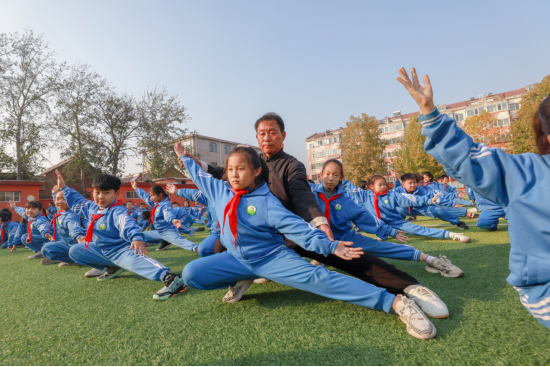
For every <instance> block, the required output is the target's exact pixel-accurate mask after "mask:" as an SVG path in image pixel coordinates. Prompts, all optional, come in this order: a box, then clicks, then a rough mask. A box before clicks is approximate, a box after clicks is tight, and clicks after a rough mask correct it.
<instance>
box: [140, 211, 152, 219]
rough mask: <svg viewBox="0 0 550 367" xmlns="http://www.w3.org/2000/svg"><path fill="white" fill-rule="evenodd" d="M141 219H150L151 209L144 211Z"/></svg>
mask: <svg viewBox="0 0 550 367" xmlns="http://www.w3.org/2000/svg"><path fill="white" fill-rule="evenodd" d="M141 219H143V220H149V219H151V212H150V211H149V210H144V211H143V212H142V213H141Z"/></svg>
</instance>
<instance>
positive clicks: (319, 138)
mask: <svg viewBox="0 0 550 367" xmlns="http://www.w3.org/2000/svg"><path fill="white" fill-rule="evenodd" d="M532 88H534V85H529V86H527V87H524V88H520V89H516V90H512V91H509V92H503V93H496V94H493V93H488V94H484V95H481V96H479V97H478V98H475V97H472V98H470V99H469V100H466V101H462V102H456V103H451V104H440V105H437V109H438V110H439V111H440V112H441V113H444V114H447V115H449V116H451V117H453V118H454V119H455V120H456V121H457V123H458V125H459V126H461V127H462V126H463V125H464V120H465V119H466V118H468V117H471V116H475V115H479V114H480V113H481V112H482V111H487V112H489V113H491V114H493V115H494V116H495V117H496V119H497V123H496V125H495V130H494V131H492V138H493V139H492V144H491V146H498V147H500V148H503V149H507V148H508V147H509V145H510V123H511V122H512V121H513V119H514V117H515V114H516V112H517V111H518V110H519V107H520V101H521V96H522V95H523V93H525V92H527V91H530V90H531V89H532ZM419 115H420V112H411V113H406V114H402V113H401V111H395V112H393V113H392V115H391V117H385V118H383V119H381V120H379V121H378V122H379V124H380V137H381V138H382V139H383V140H384V141H385V142H386V149H385V150H384V160H385V161H386V163H387V165H388V172H387V173H388V176H387V177H386V178H387V179H388V180H389V181H390V182H391V181H393V176H389V174H390V171H391V161H392V159H393V158H394V156H395V150H396V149H398V148H399V142H400V141H401V140H403V135H404V132H405V129H406V127H407V124H408V123H409V122H410V120H411V119H412V118H413V117H414V116H419ZM342 130H344V128H339V129H335V130H327V131H325V132H323V133H317V134H314V135H312V136H310V137H308V138H307V139H306V149H307V153H308V170H309V173H308V176H309V178H310V179H313V180H317V176H318V175H319V173H320V171H321V168H322V166H323V163H324V162H325V161H327V160H328V159H331V158H336V159H340V160H341V158H342V152H341V149H340V137H339V135H340V133H341V132H342ZM495 136H496V138H495Z"/></svg>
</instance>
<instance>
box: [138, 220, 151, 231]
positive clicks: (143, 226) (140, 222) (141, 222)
mask: <svg viewBox="0 0 550 367" xmlns="http://www.w3.org/2000/svg"><path fill="white" fill-rule="evenodd" d="M136 223H137V225H138V226H139V228H141V230H142V231H145V230H146V229H147V226H148V225H149V221H148V220H137V221H136Z"/></svg>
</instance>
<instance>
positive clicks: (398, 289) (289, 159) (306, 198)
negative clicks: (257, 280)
mask: <svg viewBox="0 0 550 367" xmlns="http://www.w3.org/2000/svg"><path fill="white" fill-rule="evenodd" d="M254 128H255V129H256V139H257V140H258V145H259V146H260V149H261V150H262V152H263V153H262V154H260V158H261V159H263V160H264V161H265V162H266V163H267V166H268V168H269V182H268V186H269V189H270V190H271V192H272V193H273V195H275V197H277V198H278V199H279V200H280V201H281V203H282V204H283V206H284V207H285V208H287V209H288V210H289V211H291V212H292V213H294V214H296V215H298V216H299V217H301V218H302V219H304V220H305V221H306V222H308V223H310V224H311V225H313V226H315V227H317V228H319V229H320V230H322V231H323V232H324V233H325V234H326V235H327V237H328V238H329V239H330V240H331V241H334V238H333V234H332V231H331V230H330V227H329V226H328V221H327V219H326V218H325V216H324V214H323V211H322V210H321V208H320V207H319V205H318V204H317V200H316V198H315V196H314V194H313V192H312V191H311V188H310V186H309V184H308V182H307V173H306V168H305V166H304V165H303V164H302V163H301V162H300V161H298V160H297V159H296V158H294V157H293V156H291V155H289V154H287V153H285V152H284V151H283V142H284V140H285V137H286V131H285V125H284V122H283V119H282V118H281V117H280V116H279V115H277V114H276V113H266V114H265V115H264V116H262V117H260V118H259V119H258V120H257V121H256V123H255V124H254ZM186 155H187V156H188V157H190V158H193V159H194V160H195V161H196V162H197V163H198V164H200V165H201V167H202V169H203V170H204V171H207V172H208V173H210V174H211V175H212V176H213V177H215V178H218V179H221V178H222V176H223V173H224V172H223V171H224V168H222V167H213V166H210V165H208V164H206V163H205V162H202V161H200V160H198V159H197V158H195V157H193V156H192V155H190V154H186ZM287 244H288V246H289V247H291V248H293V249H294V251H296V252H297V253H298V254H299V255H300V256H302V257H308V258H310V259H313V260H317V261H318V262H320V263H323V264H326V265H329V266H334V267H335V268H337V269H340V270H343V271H345V272H347V273H349V274H351V275H353V276H355V277H357V278H359V279H361V280H363V281H365V282H368V283H371V284H374V285H376V286H378V287H382V288H386V289H387V290H388V292H390V293H394V294H403V293H407V292H408V291H409V290H412V289H413V288H415V287H418V286H419V282H418V281H417V280H416V279H415V278H413V277H412V276H410V275H409V274H407V273H405V272H402V271H400V270H398V269H397V268H396V267H395V266H393V265H390V264H388V263H387V262H385V261H383V260H381V259H380V258H378V257H376V256H374V255H372V254H370V253H368V252H365V254H364V255H363V256H361V258H358V259H352V260H343V259H340V258H339V257H337V256H336V255H332V254H330V255H328V256H324V255H321V254H318V253H316V252H313V251H307V250H305V249H303V248H302V247H300V246H297V245H296V244H294V243H293V242H291V241H289V240H287ZM249 286H250V283H248V284H247V285H242V286H239V287H230V290H229V292H228V294H227V295H226V296H225V297H224V301H225V302H237V301H238V300H240V299H241V298H242V296H243V295H244V293H245V291H246V289H247V288H248V287H249ZM417 303H418V302H417Z"/></svg>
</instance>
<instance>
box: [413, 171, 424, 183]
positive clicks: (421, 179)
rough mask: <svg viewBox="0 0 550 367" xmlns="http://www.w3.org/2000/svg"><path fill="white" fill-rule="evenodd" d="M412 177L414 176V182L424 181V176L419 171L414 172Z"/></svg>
mask: <svg viewBox="0 0 550 367" xmlns="http://www.w3.org/2000/svg"><path fill="white" fill-rule="evenodd" d="M414 177H416V182H419V181H424V176H422V175H421V174H420V173H415V175H414Z"/></svg>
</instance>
